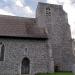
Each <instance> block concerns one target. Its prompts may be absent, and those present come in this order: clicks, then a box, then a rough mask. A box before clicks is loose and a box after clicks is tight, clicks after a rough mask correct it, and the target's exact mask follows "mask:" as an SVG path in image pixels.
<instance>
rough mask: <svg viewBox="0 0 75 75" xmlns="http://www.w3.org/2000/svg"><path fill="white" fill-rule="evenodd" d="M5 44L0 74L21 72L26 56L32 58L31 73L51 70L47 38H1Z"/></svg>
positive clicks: (0, 62)
mask: <svg viewBox="0 0 75 75" xmlns="http://www.w3.org/2000/svg"><path fill="white" fill-rule="evenodd" d="M0 41H1V42H2V43H3V44H4V46H5V51H4V61H0V67H1V68H0V75H6V74H12V75H14V74H21V64H22V60H23V58H24V57H27V58H28V59H29V60H30V74H35V73H38V72H50V58H49V50H50V49H48V44H47V41H46V40H24V39H1V38H0Z"/></svg>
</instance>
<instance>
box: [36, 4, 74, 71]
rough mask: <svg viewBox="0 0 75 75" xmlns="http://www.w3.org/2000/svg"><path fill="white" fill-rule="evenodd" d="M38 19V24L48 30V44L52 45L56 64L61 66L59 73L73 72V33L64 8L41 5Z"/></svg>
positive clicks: (37, 15) (38, 10)
mask: <svg viewBox="0 0 75 75" xmlns="http://www.w3.org/2000/svg"><path fill="white" fill-rule="evenodd" d="M36 18H37V19H38V20H37V24H38V25H39V26H40V27H45V28H46V32H47V35H48V38H49V40H48V42H49V43H50V44H51V45H52V54H53V58H54V64H55V65H58V66H59V71H72V64H73V63H74V62H73V60H74V59H73V52H72V40H71V31H70V26H69V24H68V19H67V14H66V13H65V12H64V10H63V7H62V6H61V5H53V4H46V3H39V4H38V7H37V13H36ZM68 57H69V58H68ZM72 59H73V60H72Z"/></svg>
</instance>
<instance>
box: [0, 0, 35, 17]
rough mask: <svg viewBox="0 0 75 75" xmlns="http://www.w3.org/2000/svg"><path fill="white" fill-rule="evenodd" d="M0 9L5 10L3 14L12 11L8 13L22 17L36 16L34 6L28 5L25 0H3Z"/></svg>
mask: <svg viewBox="0 0 75 75" xmlns="http://www.w3.org/2000/svg"><path fill="white" fill-rule="evenodd" d="M1 4H2V5H1ZM0 9H1V10H2V12H3V11H4V13H1V14H7V13H11V14H8V15H13V14H15V15H16V16H22V17H34V15H35V14H34V11H33V10H32V8H31V7H30V6H28V5H26V3H25V0H1V1H0Z"/></svg>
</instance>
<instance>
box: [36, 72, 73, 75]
mask: <svg viewBox="0 0 75 75" xmlns="http://www.w3.org/2000/svg"><path fill="white" fill-rule="evenodd" d="M37 75H73V73H72V72H56V73H39V74H37Z"/></svg>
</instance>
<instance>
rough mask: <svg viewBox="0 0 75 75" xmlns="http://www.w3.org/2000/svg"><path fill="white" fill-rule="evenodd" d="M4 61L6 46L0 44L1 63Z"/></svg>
mask: <svg viewBox="0 0 75 75" xmlns="http://www.w3.org/2000/svg"><path fill="white" fill-rule="evenodd" d="M3 60H4V44H2V42H0V61H3Z"/></svg>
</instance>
